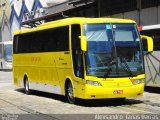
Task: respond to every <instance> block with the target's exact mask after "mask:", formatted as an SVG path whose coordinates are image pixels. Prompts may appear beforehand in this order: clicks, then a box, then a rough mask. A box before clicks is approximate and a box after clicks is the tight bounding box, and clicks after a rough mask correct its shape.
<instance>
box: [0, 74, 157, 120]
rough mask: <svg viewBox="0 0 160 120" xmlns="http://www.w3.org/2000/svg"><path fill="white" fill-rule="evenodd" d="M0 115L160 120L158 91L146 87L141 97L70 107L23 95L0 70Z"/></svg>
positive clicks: (19, 119) (60, 100)
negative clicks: (153, 119)
mask: <svg viewBox="0 0 160 120" xmlns="http://www.w3.org/2000/svg"><path fill="white" fill-rule="evenodd" d="M0 114H1V115H0V120H1V119H2V120H10V119H9V118H13V119H12V120H30V119H32V120H44V119H45V120H62V119H63V120H69V119H70V120H72V119H74V120H80V119H90V120H93V119H110V118H113V117H114V118H115V117H116V118H118V119H129V120H130V119H132V118H133V117H134V118H135V117H137V119H138V118H141V119H142V118H149V119H150V118H151V117H152V118H153V117H154V118H155V119H160V115H159V114H160V89H159V88H146V89H145V93H144V95H143V97H139V98H130V99H126V100H125V101H124V102H120V101H116V100H113V99H108V100H91V101H82V100H81V101H80V103H79V104H77V105H72V104H69V103H68V102H67V101H66V100H65V97H63V96H60V95H55V94H50V93H45V92H38V91H32V95H26V94H24V90H23V89H22V88H17V87H15V86H14V85H13V84H12V72H11V71H6V72H4V71H0ZM9 115H10V116H9ZM111 115H113V116H111ZM115 115H118V116H115ZM129 115H131V116H129ZM136 115H138V116H136ZM143 115H146V116H143ZM151 115H152V116H151ZM116 118H115V119H116Z"/></svg>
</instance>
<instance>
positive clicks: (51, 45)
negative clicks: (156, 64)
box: [13, 18, 153, 103]
mask: <svg viewBox="0 0 160 120" xmlns="http://www.w3.org/2000/svg"><path fill="white" fill-rule="evenodd" d="M147 42H152V41H147ZM148 46H149V47H148V51H152V47H153V46H152V44H148ZM142 51H143V50H142V44H141V38H140V34H139V32H138V29H137V25H136V23H135V22H134V21H132V20H124V19H112V18H65V19H61V20H57V21H53V22H48V23H45V24H43V25H40V26H38V27H36V28H32V29H29V30H19V31H17V32H16V33H15V34H14V41H13V81H14V84H15V85H16V86H20V87H24V89H25V92H26V94H29V93H30V90H38V91H44V92H50V93H54V94H60V95H64V96H66V97H67V99H68V101H69V103H75V102H76V100H77V99H76V98H81V99H104V98H119V99H121V98H128V97H137V96H141V95H142V94H143V91H144V78H145V74H144V73H145V71H144V59H143V53H142Z"/></svg>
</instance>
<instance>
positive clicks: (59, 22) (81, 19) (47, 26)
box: [14, 17, 136, 35]
mask: <svg viewBox="0 0 160 120" xmlns="http://www.w3.org/2000/svg"><path fill="white" fill-rule="evenodd" d="M87 23H136V22H135V21H133V20H130V19H117V18H84V17H74V18H65V19H61V20H56V21H52V22H48V23H44V24H42V25H40V26H38V27H35V28H32V29H25V30H18V31H16V32H15V33H14V35H18V34H24V33H29V32H35V31H41V30H45V29H50V28H54V27H59V26H65V25H70V24H87Z"/></svg>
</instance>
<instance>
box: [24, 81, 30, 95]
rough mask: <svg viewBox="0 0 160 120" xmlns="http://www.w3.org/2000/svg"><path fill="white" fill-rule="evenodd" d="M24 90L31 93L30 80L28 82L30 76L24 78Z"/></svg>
mask: <svg viewBox="0 0 160 120" xmlns="http://www.w3.org/2000/svg"><path fill="white" fill-rule="evenodd" d="M24 90H25V93H26V94H27V95H29V94H31V91H30V89H29V82H28V78H25V80H24Z"/></svg>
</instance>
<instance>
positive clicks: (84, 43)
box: [79, 36, 87, 52]
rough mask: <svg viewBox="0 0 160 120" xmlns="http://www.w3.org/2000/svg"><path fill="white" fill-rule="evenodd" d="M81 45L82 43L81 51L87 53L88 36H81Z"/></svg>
mask: <svg viewBox="0 0 160 120" xmlns="http://www.w3.org/2000/svg"><path fill="white" fill-rule="evenodd" d="M79 38H80V43H81V50H82V51H83V52H86V51H87V37H86V36H79Z"/></svg>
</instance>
